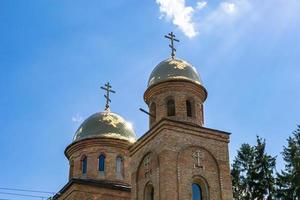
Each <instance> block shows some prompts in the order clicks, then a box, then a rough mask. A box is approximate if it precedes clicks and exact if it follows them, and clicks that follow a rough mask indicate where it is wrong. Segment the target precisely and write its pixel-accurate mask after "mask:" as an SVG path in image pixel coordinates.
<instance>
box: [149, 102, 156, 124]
mask: <svg viewBox="0 0 300 200" xmlns="http://www.w3.org/2000/svg"><path fill="white" fill-rule="evenodd" d="M150 114H151V116H150V124H153V123H154V122H155V120H156V104H155V103H154V102H153V103H151V106H150Z"/></svg>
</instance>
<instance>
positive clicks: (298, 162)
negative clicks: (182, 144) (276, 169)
mask: <svg viewBox="0 0 300 200" xmlns="http://www.w3.org/2000/svg"><path fill="white" fill-rule="evenodd" d="M287 141H288V145H287V147H284V149H283V152H282V155H283V159H284V161H285V169H284V170H282V171H281V173H278V174H277V187H278V189H277V197H278V198H280V199H282V200H299V199H300V126H299V125H298V127H297V129H296V130H295V131H294V132H293V135H292V136H290V137H289V138H288V139H287Z"/></svg>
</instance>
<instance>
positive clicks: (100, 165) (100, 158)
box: [98, 154, 105, 172]
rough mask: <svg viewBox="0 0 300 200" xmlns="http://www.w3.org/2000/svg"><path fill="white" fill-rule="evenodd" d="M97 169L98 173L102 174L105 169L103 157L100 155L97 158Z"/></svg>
mask: <svg viewBox="0 0 300 200" xmlns="http://www.w3.org/2000/svg"><path fill="white" fill-rule="evenodd" d="M98 162H99V163H98V169H99V171H100V172H104V169H105V155H103V154H101V155H100V156H99V158H98Z"/></svg>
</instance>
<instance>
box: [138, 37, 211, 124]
mask: <svg viewBox="0 0 300 200" xmlns="http://www.w3.org/2000/svg"><path fill="white" fill-rule="evenodd" d="M165 37H166V38H168V39H170V40H171V45H169V46H170V47H171V49H172V53H171V58H169V59H166V60H164V61H162V62H160V63H159V64H158V65H157V66H156V67H155V68H154V70H153V71H152V73H151V75H150V78H149V81H148V88H147V90H146V91H145V93H144V100H145V102H146V103H147V105H148V107H149V113H150V127H152V126H153V125H154V124H155V123H156V122H158V121H159V120H161V119H162V118H165V117H167V118H170V119H174V120H179V121H186V122H191V123H194V124H197V125H200V126H203V124H204V112H203V103H204V101H205V99H206V97H207V91H206V89H205V88H204V86H203V85H202V81H201V79H200V76H199V74H198V73H197V71H196V69H195V67H193V66H192V65H191V64H189V63H188V62H186V61H185V60H182V59H178V58H175V57H174V56H175V51H176V49H175V48H174V44H173V41H177V42H179V40H177V39H175V35H174V34H173V32H171V33H169V34H168V35H167V36H165Z"/></svg>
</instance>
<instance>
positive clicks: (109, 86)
mask: <svg viewBox="0 0 300 200" xmlns="http://www.w3.org/2000/svg"><path fill="white" fill-rule="evenodd" d="M104 86H105V87H103V86H101V89H102V90H105V91H106V94H105V95H104V97H105V99H106V104H105V111H109V103H110V102H111V100H110V98H109V93H110V92H111V93H116V92H115V91H113V90H112V89H111V85H110V84H109V82H107V83H106V84H105V85H104Z"/></svg>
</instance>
